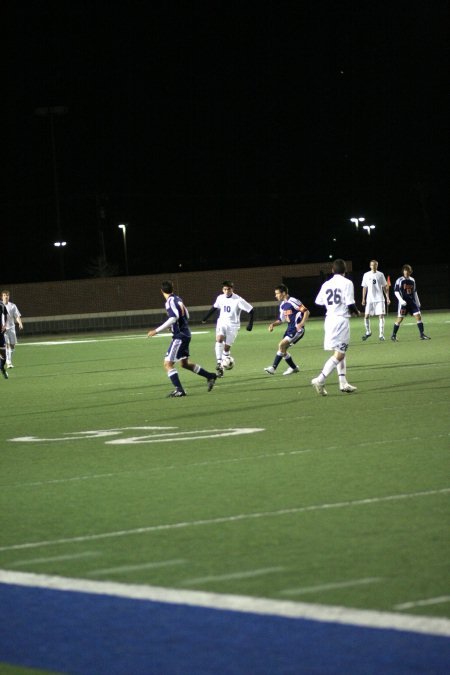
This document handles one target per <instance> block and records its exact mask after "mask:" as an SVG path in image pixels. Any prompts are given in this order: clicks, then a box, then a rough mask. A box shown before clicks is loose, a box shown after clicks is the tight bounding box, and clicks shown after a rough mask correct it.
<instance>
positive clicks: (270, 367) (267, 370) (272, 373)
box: [264, 366, 275, 375]
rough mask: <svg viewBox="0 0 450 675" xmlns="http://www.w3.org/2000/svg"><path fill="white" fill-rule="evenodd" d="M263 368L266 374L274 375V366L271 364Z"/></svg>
mask: <svg viewBox="0 0 450 675" xmlns="http://www.w3.org/2000/svg"><path fill="white" fill-rule="evenodd" d="M264 370H265V371H266V373H267V374H268V375H275V368H274V367H273V366H268V367H267V368H264Z"/></svg>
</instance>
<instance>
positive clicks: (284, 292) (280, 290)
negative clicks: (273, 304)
mask: <svg viewBox="0 0 450 675" xmlns="http://www.w3.org/2000/svg"><path fill="white" fill-rule="evenodd" d="M288 295H289V289H288V287H287V286H285V285H284V284H280V285H279V286H275V297H276V299H277V300H281V299H283V298H287V297H288Z"/></svg>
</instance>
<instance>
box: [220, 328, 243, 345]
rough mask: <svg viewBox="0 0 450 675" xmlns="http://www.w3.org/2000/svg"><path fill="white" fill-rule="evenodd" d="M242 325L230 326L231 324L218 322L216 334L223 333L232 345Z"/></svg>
mask: <svg viewBox="0 0 450 675" xmlns="http://www.w3.org/2000/svg"><path fill="white" fill-rule="evenodd" d="M239 329H240V326H230V325H229V324H220V325H219V324H217V326H216V335H223V337H224V338H225V343H226V344H227V345H232V344H233V342H234V341H235V340H236V338H237V334H238V333H239Z"/></svg>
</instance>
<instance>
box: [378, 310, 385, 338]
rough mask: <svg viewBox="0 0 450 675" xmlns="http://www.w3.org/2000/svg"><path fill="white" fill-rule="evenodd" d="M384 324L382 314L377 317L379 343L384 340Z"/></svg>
mask: <svg viewBox="0 0 450 675" xmlns="http://www.w3.org/2000/svg"><path fill="white" fill-rule="evenodd" d="M384 323H385V317H384V314H380V315H379V317H378V337H379V338H380V340H381V341H383V340H384Z"/></svg>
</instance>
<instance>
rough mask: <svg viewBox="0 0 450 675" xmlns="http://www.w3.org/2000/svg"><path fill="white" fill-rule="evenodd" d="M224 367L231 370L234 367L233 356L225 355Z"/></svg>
mask: <svg viewBox="0 0 450 675" xmlns="http://www.w3.org/2000/svg"><path fill="white" fill-rule="evenodd" d="M222 368H223V369H224V370H231V369H232V368H234V359H233V357H232V356H224V357H223V359H222Z"/></svg>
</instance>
